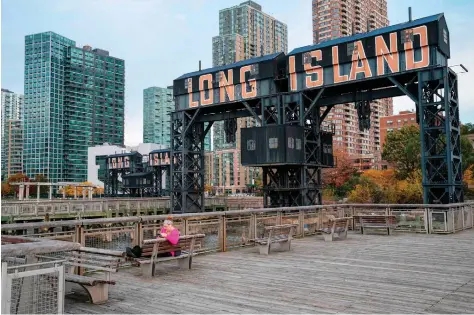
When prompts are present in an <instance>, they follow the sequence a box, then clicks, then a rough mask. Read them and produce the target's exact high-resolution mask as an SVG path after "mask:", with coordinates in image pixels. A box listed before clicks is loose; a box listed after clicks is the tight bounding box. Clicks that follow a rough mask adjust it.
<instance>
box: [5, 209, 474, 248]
mask: <svg viewBox="0 0 474 315" xmlns="http://www.w3.org/2000/svg"><path fill="white" fill-rule="evenodd" d="M360 214H390V215H395V217H396V218H397V223H398V225H397V228H396V231H399V232H417V233H455V232H458V231H461V230H464V229H469V228H472V227H473V226H474V202H470V203H462V204H451V205H396V204H392V205H389V204H383V205H381V204H374V205H369V204H341V205H327V206H310V207H296V208H265V209H247V210H236V211H221V212H207V213H206V212H204V213H191V214H179V215H174V222H175V225H176V226H177V227H178V228H179V230H180V231H181V233H182V234H195V233H203V234H205V235H206V238H205V240H204V242H203V244H202V248H200V249H199V251H226V250H228V249H232V248H236V247H240V246H246V245H249V244H251V242H250V241H251V240H252V239H255V238H257V237H262V236H263V233H264V230H265V227H266V226H272V225H277V224H287V223H298V229H297V230H296V231H295V236H296V237H304V236H307V235H313V234H315V233H317V231H318V229H319V228H320V227H321V226H322V224H323V223H325V222H326V221H327V217H328V215H333V216H336V217H353V216H356V215H360ZM166 218H167V216H166V215H150V216H130V217H120V218H99V219H84V220H70V221H49V222H34V223H16V224H3V225H2V226H1V230H2V233H3V234H16V235H25V236H30V237H42V238H49V239H55V240H64V241H71V242H78V243H80V244H81V245H82V246H87V247H95V248H104V249H117V250H123V249H124V248H125V247H127V246H133V245H137V244H141V243H142V241H143V240H144V239H149V238H153V237H155V236H156V235H157V234H158V233H159V230H160V227H161V226H162V224H163V221H164V220H165V219H166ZM350 228H351V229H353V230H357V229H358V228H359V226H358V222H356V220H355V219H354V220H352V222H351V223H350Z"/></svg>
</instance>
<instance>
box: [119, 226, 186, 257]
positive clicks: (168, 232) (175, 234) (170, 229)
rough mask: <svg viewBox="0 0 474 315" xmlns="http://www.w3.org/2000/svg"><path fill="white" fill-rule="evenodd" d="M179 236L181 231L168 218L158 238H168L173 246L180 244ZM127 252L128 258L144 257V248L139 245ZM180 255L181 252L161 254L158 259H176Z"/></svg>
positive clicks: (128, 248)
mask: <svg viewBox="0 0 474 315" xmlns="http://www.w3.org/2000/svg"><path fill="white" fill-rule="evenodd" d="M179 236H180V234H179V230H178V229H177V228H176V227H174V226H173V221H171V218H168V219H167V220H165V222H164V223H163V227H162V228H161V230H160V234H159V235H158V236H157V238H159V237H162V238H166V239H167V240H168V242H169V243H170V244H171V245H176V244H178V242H179ZM126 252H127V256H129V257H133V258H139V257H141V256H142V248H141V247H140V246H138V245H137V246H135V247H133V248H130V247H127V248H126ZM179 255H181V251H180V250H178V251H176V252H168V253H161V254H158V255H157V257H170V256H173V257H174V256H179Z"/></svg>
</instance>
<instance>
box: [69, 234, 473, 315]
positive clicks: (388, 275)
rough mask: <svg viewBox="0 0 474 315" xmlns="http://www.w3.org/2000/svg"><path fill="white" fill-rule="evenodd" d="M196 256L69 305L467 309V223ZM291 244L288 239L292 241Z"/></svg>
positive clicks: (141, 309)
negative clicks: (451, 228) (98, 301)
mask: <svg viewBox="0 0 474 315" xmlns="http://www.w3.org/2000/svg"><path fill="white" fill-rule="evenodd" d="M293 244H294V246H293V248H292V250H291V251H290V252H273V251H272V253H271V254H270V255H269V256H263V255H259V254H258V250H257V248H244V249H238V250H234V251H231V252H227V253H215V254H208V255H202V256H198V257H196V258H195V259H194V261H193V269H192V270H184V271H182V270H178V269H177V268H176V266H175V264H163V265H162V266H158V268H157V277H155V278H152V279H144V278H142V277H141V273H140V270H139V269H138V268H131V269H125V270H120V271H119V272H118V273H117V274H114V275H113V278H114V280H116V282H117V284H116V285H115V286H113V287H111V288H110V292H109V296H110V299H109V302H108V303H107V304H103V305H91V304H89V303H85V302H78V301H72V300H69V299H68V300H67V301H66V311H67V312H68V313H99V314H100V313H169V314H177V313H227V312H228V313H276V314H279V313H280V314H281V313H474V268H472V266H473V265H474V230H468V231H464V232H461V233H458V234H454V235H425V234H395V235H393V236H381V235H360V234H350V235H349V238H348V239H347V240H344V241H336V242H324V241H323V240H322V237H321V236H315V237H308V238H304V239H299V240H294V241H293ZM293 244H292V245H293Z"/></svg>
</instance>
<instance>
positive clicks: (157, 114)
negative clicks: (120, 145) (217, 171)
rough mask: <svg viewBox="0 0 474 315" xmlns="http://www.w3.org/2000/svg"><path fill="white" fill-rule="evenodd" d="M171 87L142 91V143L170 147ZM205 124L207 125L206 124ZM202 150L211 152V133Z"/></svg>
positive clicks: (172, 108) (151, 88)
mask: <svg viewBox="0 0 474 315" xmlns="http://www.w3.org/2000/svg"><path fill="white" fill-rule="evenodd" d="M174 108H175V105H174V100H173V86H168V87H167V88H161V87H156V86H152V87H149V88H147V89H144V90H143V142H144V143H156V144H161V145H165V146H166V147H167V148H169V147H171V112H173V111H174ZM206 124H207V123H206ZM204 150H206V151H210V150H211V133H210V132H209V133H208V135H207V136H206V138H205V139H204Z"/></svg>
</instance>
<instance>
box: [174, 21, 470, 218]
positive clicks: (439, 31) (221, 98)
mask: <svg viewBox="0 0 474 315" xmlns="http://www.w3.org/2000/svg"><path fill="white" fill-rule="evenodd" d="M449 57H450V48H449V31H448V27H447V24H446V21H445V18H444V15H443V14H437V15H433V16H429V17H425V18H421V19H418V20H414V21H409V22H406V23H402V24H397V25H393V26H389V27H385V28H381V29H377V30H375V31H371V32H369V33H365V34H357V35H354V36H350V37H344V38H339V39H336V40H332V41H328V42H324V43H322V44H318V45H313V46H306V47H301V48H297V49H294V50H293V51H292V52H290V53H289V54H288V55H285V54H283V53H276V54H272V55H268V56H263V57H258V58H254V59H249V60H245V61H240V62H237V63H234V64H231V65H227V66H222V67H215V68H210V69H206V70H201V71H196V72H192V73H188V74H185V75H182V76H180V77H179V78H177V79H176V80H174V87H173V89H174V97H175V103H176V108H175V112H173V113H172V119H171V199H172V212H173V213H183V212H200V211H204V137H205V136H206V134H207V133H208V132H209V130H210V128H211V126H212V124H213V123H214V121H219V120H224V121H225V124H224V125H225V129H226V139H227V140H228V141H232V140H233V139H235V132H236V130H237V128H236V123H235V119H237V118H239V117H253V118H254V119H255V120H256V121H257V122H258V124H259V128H260V129H259V130H258V131H259V132H260V133H261V134H263V133H265V134H269V133H270V131H269V130H270V127H271V126H277V125H283V126H285V125H286V126H296V127H300V128H301V130H302V131H301V132H302V133H301V139H300V138H298V137H299V136H293V135H291V136H289V135H283V136H281V137H280V136H278V137H277V136H271V137H270V138H268V137H266V138H265V137H264V140H263V142H262V143H263V147H264V148H263V150H265V151H264V152H266V153H265V154H266V155H265V156H263V157H262V156H260V155H258V154H257V152H258V149H259V148H260V146H256V145H255V141H256V140H255V139H247V142H246V143H245V144H242V145H241V147H242V150H244V149H245V150H250V151H251V150H255V162H254V163H252V166H261V167H262V168H263V186H264V204H265V206H266V207H281V206H303V205H313V204H320V203H321V202H322V200H321V169H322V168H323V167H331V166H332V165H333V157H332V134H331V130H330V129H329V130H328V129H324V128H323V122H324V119H325V117H326V115H327V114H328V113H329V111H330V110H331V108H332V107H333V106H334V105H336V104H343V103H355V106H356V109H357V112H358V116H359V128H360V129H361V130H364V129H367V128H370V102H371V101H373V100H376V99H380V98H388V97H396V96H402V95H407V96H409V97H410V98H411V99H412V100H413V101H414V102H415V103H416V107H417V112H418V121H419V124H420V131H421V135H420V137H421V143H422V150H421V152H422V165H423V168H422V171H423V187H424V201H425V203H454V202H461V201H463V194H462V172H461V152H460V130H459V127H460V123H459V102H458V91H457V89H458V88H457V87H458V85H457V76H456V74H455V73H454V72H453V71H452V70H450V68H449V67H448V59H449ZM205 123H207V125H205ZM257 133H258V132H257ZM272 137H273V138H272ZM279 137H280V138H279ZM285 137H286V138H285ZM278 141H280V142H278ZM294 141H296V145H295V144H294V143H295V142H294ZM299 141H302V142H301V143H300V142H299ZM278 143H280V144H279V145H278ZM298 143H300V144H301V146H300V149H301V150H302V152H303V153H302V155H301V160H298V159H296V160H295V159H293V160H292V159H291V158H286V159H282V160H281V161H280V162H279V163H275V162H274V161H275V160H274V159H273V158H272V157H271V156H272V153H271V152H272V151H271V150H272V149H277V148H280V147H285V150H286V151H282V152H289V151H291V150H293V151H291V152H296V153H298V152H297V150H298ZM272 146H273V147H272ZM254 147H255V149H254ZM243 153H244V151H242V154H243ZM296 153H295V154H296ZM245 154H249V152H246V153H245ZM298 156H300V155H298ZM272 159H273V160H272ZM248 165H250V164H248Z"/></svg>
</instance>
